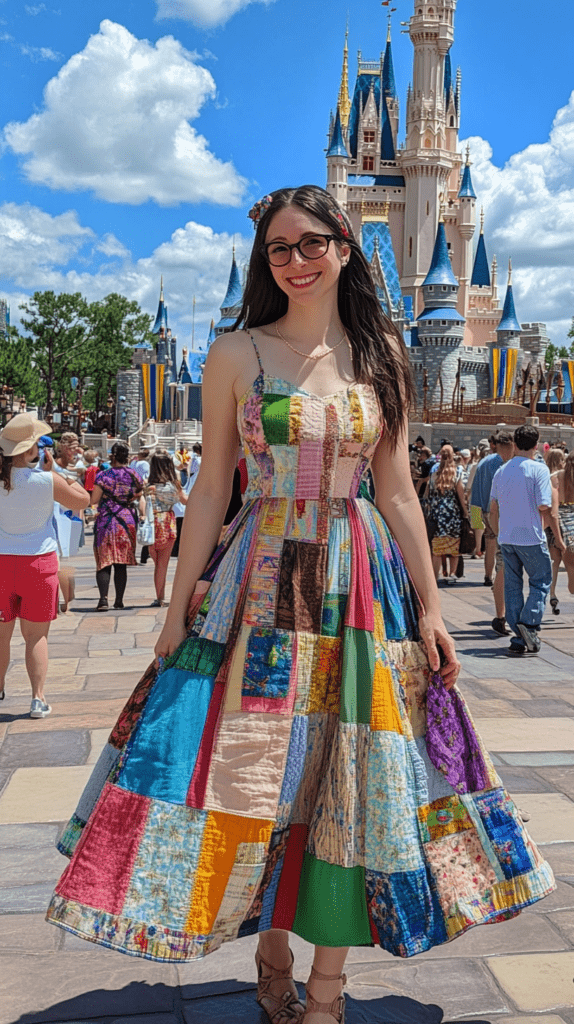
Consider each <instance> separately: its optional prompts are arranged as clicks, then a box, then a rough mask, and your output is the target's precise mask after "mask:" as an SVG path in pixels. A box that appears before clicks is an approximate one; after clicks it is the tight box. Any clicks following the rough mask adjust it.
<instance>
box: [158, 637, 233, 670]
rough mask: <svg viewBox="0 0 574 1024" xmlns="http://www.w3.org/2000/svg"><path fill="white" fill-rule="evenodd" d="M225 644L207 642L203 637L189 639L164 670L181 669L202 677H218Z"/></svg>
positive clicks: (166, 664)
mask: <svg viewBox="0 0 574 1024" xmlns="http://www.w3.org/2000/svg"><path fill="white" fill-rule="evenodd" d="M224 651H225V644H218V643H216V642H215V640H206V639H205V637H202V636H194V637H189V639H188V640H186V641H185V643H183V644H182V645H181V647H179V648H178V650H177V651H176V652H175V654H174V655H173V656H172V657H171V658H170V659H169V661H166V663H165V665H164V668H181V669H184V670H185V671H186V672H196V673H197V674H198V675H200V676H216V675H217V673H218V672H219V668H220V666H221V662H222V661H223V653H224Z"/></svg>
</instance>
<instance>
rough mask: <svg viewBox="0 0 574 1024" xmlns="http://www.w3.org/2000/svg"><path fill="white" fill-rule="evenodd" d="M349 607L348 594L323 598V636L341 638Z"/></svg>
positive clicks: (328, 595)
mask: <svg viewBox="0 0 574 1024" xmlns="http://www.w3.org/2000/svg"><path fill="white" fill-rule="evenodd" d="M346 607H347V594H325V597H324V598H323V617H322V620H321V635H322V636H341V633H342V632H343V620H344V618H345V609H346Z"/></svg>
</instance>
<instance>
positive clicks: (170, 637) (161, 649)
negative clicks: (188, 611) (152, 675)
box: [154, 619, 187, 669]
mask: <svg viewBox="0 0 574 1024" xmlns="http://www.w3.org/2000/svg"><path fill="white" fill-rule="evenodd" d="M186 636H187V633H186V631H185V625H184V624H183V623H173V622H170V621H169V620H168V619H166V622H165V624H164V627H163V629H162V631H161V633H160V635H159V640H158V642H157V644H156V645H155V648H154V653H155V667H156V668H158V669H159V668H160V667H161V666H160V661H159V659H160V658H168V657H169V656H170V654H173V653H174V651H177V649H178V647H179V646H180V644H182V643H183V641H184V640H185V638H186Z"/></svg>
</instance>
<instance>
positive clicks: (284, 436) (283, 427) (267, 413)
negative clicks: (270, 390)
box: [261, 395, 291, 444]
mask: <svg viewBox="0 0 574 1024" xmlns="http://www.w3.org/2000/svg"><path fill="white" fill-rule="evenodd" d="M290 407H291V399H290V398H289V397H286V396H285V395H263V401H262V405H261V423H262V425H263V435H264V437H265V440H266V441H267V444H289V410H290Z"/></svg>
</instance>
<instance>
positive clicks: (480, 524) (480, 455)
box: [464, 441, 491, 559]
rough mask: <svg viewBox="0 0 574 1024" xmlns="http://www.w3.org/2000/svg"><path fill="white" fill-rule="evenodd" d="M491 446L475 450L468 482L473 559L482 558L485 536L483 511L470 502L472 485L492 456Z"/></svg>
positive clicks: (478, 446)
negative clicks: (477, 472) (477, 473)
mask: <svg viewBox="0 0 574 1024" xmlns="http://www.w3.org/2000/svg"><path fill="white" fill-rule="evenodd" d="M490 454H491V451H490V446H489V444H488V441H487V442H486V444H478V445H477V446H476V448H473V461H472V465H471V467H470V472H469V474H468V479H467V481H466V488H465V492H464V493H465V497H466V503H467V505H468V506H469V508H470V525H471V526H472V529H473V530H474V542H475V546H474V551H473V552H472V555H471V556H470V557H471V558H473V559H474V558H482V538H483V536H484V520H483V518H482V509H481V507H480V505H473V504H472V502H471V500H470V495H471V492H472V485H473V482H474V478H475V476H476V470H477V469H478V464H479V462H482V460H483V459H485V458H486V456H487V455H490Z"/></svg>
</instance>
